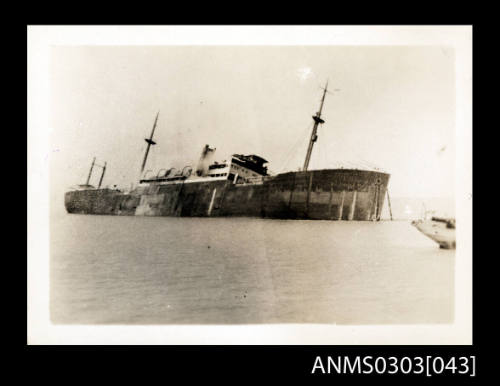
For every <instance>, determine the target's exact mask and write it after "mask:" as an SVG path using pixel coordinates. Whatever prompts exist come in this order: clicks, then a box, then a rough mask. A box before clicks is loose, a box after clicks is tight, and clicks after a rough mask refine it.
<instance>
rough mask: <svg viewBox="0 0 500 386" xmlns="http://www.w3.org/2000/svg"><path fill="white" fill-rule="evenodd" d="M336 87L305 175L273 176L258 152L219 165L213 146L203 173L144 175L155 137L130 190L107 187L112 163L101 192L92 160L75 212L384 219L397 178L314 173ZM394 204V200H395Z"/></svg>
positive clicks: (70, 202) (70, 199)
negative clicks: (391, 184) (392, 180)
mask: <svg viewBox="0 0 500 386" xmlns="http://www.w3.org/2000/svg"><path fill="white" fill-rule="evenodd" d="M327 88H328V83H327V84H326V86H325V87H324V88H323V90H324V92H323V96H322V99H321V104H320V108H319V111H318V112H317V113H316V114H315V115H314V116H313V117H312V118H313V120H314V125H313V129H312V132H311V137H310V140H309V145H308V148H307V153H306V158H305V161H304V166H303V168H302V170H300V171H290V172H285V173H280V174H276V175H270V174H269V173H268V169H267V164H268V162H267V161H266V160H265V159H264V158H262V157H260V156H258V155H255V154H251V155H243V154H233V155H232V156H231V157H230V158H229V159H228V160H226V161H223V162H217V161H215V149H214V148H211V147H210V146H209V145H205V147H204V148H203V150H202V153H201V157H200V159H199V161H198V164H197V166H196V168H195V169H194V170H193V168H192V167H185V168H184V169H182V170H175V169H173V168H170V169H168V170H167V169H161V170H160V171H159V172H158V173H157V174H156V175H155V176H152V177H148V172H146V173H144V169H145V166H146V162H147V158H148V154H149V151H150V148H151V146H154V145H156V142H155V141H154V140H153V135H154V132H155V128H156V126H157V122H158V114H159V113H158V114H157V115H156V118H155V121H154V124H153V128H152V130H151V135H150V137H149V138H146V139H145V141H146V143H147V147H146V151H145V154H144V158H143V162H142V166H141V178H140V179H139V184H138V185H137V186H136V187H135V188H134V189H131V190H130V191H129V192H124V191H121V190H120V189H116V188H113V189H110V188H101V185H102V180H103V178H104V173H105V171H106V164H104V165H102V166H101V165H97V166H101V167H102V174H101V177H100V181H99V185H98V187H97V188H95V187H94V186H92V185H90V184H89V182H90V177H91V175H92V171H93V169H94V167H95V166H96V164H95V158H94V161H93V162H92V166H91V168H90V172H89V175H88V178H87V182H86V184H83V185H79V186H77V187H76V188H74V189H72V190H71V191H68V192H66V194H65V207H66V210H67V212H68V213H79V214H97V215H135V216H182V217H184V216H187V217H189V216H199V217H218V216H248V217H262V218H276V219H311V220H372V221H378V220H380V216H381V212H382V207H383V205H384V198H385V195H386V193H387V184H388V182H389V177H390V175H389V174H387V173H384V172H380V171H373V170H359V169H344V168H340V169H323V170H308V167H309V161H310V159H311V154H312V150H313V146H314V143H315V142H316V141H317V139H318V135H317V131H318V126H319V125H321V124H323V123H325V121H324V120H323V119H322V118H321V113H322V110H323V104H324V101H325V96H326V93H327ZM389 202H390V201H389Z"/></svg>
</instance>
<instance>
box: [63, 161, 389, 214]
mask: <svg viewBox="0 0 500 386" xmlns="http://www.w3.org/2000/svg"><path fill="white" fill-rule="evenodd" d="M389 177H390V176H389V174H386V173H380V172H374V171H364V170H349V169H327V170H314V171H307V172H289V173H283V174H278V175H277V176H275V177H271V178H266V179H265V180H264V181H263V183H262V184H233V183H232V182H231V181H228V180H216V181H203V182H184V183H177V184H150V185H148V186H139V187H138V188H136V189H135V190H134V191H132V192H130V193H122V192H119V191H117V190H111V189H88V190H77V191H70V192H67V193H66V195H65V206H66V210H67V212H68V213H80V214H99V215H135V216H177V217H221V216H222V217H223V216H244V217H263V218H279V219H314V220H378V219H380V213H381V211H382V207H383V205H384V197H385V194H386V191H387V184H388V182H389Z"/></svg>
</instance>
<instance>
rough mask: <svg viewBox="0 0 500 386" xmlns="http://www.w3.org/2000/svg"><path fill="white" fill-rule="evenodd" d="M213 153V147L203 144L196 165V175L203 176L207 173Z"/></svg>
mask: <svg viewBox="0 0 500 386" xmlns="http://www.w3.org/2000/svg"><path fill="white" fill-rule="evenodd" d="M214 155H215V148H213V149H212V148H210V146H208V145H205V147H204V148H203V150H202V152H201V157H200V160H199V161H198V165H197V166H196V175H197V176H198V177H204V176H206V175H208V167H209V166H210V163H211V162H212V160H213V158H214Z"/></svg>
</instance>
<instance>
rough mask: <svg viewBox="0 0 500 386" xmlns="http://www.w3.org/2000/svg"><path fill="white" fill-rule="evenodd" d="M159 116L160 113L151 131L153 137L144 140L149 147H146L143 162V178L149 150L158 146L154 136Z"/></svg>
mask: <svg viewBox="0 0 500 386" xmlns="http://www.w3.org/2000/svg"><path fill="white" fill-rule="evenodd" d="M158 115H160V112H159V111H158V113H157V114H156V119H155V123H154V125H153V130H151V135H150V136H149V138H144V140H145V141H146V143H147V144H148V146H147V147H146V153H144V160H143V161H142V166H141V176H142V172H143V171H144V167H145V166H146V160H147V159H148V154H149V148H150V147H151V145H156V142H155V141H153V135H154V133H155V129H156V123H157V122H158Z"/></svg>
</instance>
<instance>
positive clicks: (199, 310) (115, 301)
mask: <svg viewBox="0 0 500 386" xmlns="http://www.w3.org/2000/svg"><path fill="white" fill-rule="evenodd" d="M454 260H455V253H454V251H447V250H440V249H439V248H438V246H437V244H435V243H434V242H432V241H431V240H429V239H427V238H426V237H425V236H424V235H422V234H420V233H419V232H418V231H417V230H416V229H415V228H413V227H412V226H411V225H410V224H409V223H408V222H401V221H394V222H386V221H383V222H380V223H371V222H329V221H294V220H291V221H290V220H289V221H286V220H283V221H281V220H263V219H248V218H168V217H163V218H160V217H112V216H83V215H69V214H64V215H62V216H60V217H58V218H53V219H52V224H51V280H50V282H51V317H52V321H53V322H54V323H113V324H131V323H132V324H167V323H169V324H184V323H196V324H205V323H210V324H226V323H234V324H241V323H338V324H346V323H347V324H386V323H390V324H395V323H449V322H452V320H453V302H454V299H453V292H454V291H453V286H454Z"/></svg>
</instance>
